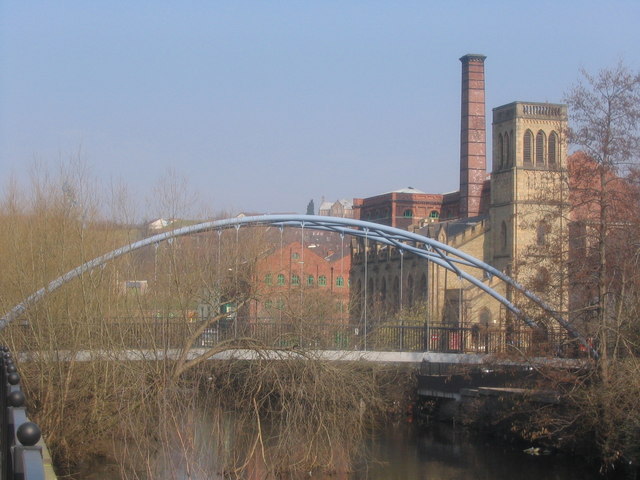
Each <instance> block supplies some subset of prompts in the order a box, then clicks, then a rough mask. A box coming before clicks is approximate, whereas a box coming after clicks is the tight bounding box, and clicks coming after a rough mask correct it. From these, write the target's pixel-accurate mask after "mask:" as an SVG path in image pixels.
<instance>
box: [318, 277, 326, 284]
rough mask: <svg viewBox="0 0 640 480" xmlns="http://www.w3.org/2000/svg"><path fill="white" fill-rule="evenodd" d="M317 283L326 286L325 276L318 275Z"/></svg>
mask: <svg viewBox="0 0 640 480" xmlns="http://www.w3.org/2000/svg"><path fill="white" fill-rule="evenodd" d="M318 285H319V286H321V287H326V286H327V277H325V276H324V275H320V276H319V277H318Z"/></svg>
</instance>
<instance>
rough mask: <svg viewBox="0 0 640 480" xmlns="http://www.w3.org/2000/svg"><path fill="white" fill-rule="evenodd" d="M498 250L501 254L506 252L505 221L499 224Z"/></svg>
mask: <svg viewBox="0 0 640 480" xmlns="http://www.w3.org/2000/svg"><path fill="white" fill-rule="evenodd" d="M500 250H501V251H503V252H505V251H506V250H507V223H506V222H505V221H503V222H502V223H501V224H500Z"/></svg>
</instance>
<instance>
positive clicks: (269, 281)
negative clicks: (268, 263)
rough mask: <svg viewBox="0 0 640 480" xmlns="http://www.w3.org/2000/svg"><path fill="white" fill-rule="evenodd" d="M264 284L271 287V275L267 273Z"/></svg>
mask: <svg viewBox="0 0 640 480" xmlns="http://www.w3.org/2000/svg"><path fill="white" fill-rule="evenodd" d="M264 283H266V284H267V285H271V284H272V278H271V274H270V273H267V274H266V275H265V276H264Z"/></svg>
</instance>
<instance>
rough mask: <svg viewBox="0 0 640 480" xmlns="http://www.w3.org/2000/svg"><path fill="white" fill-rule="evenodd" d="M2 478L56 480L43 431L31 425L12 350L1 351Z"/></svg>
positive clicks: (0, 429) (0, 462)
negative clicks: (43, 440)
mask: <svg viewBox="0 0 640 480" xmlns="http://www.w3.org/2000/svg"><path fill="white" fill-rule="evenodd" d="M0 377H1V378H0V409H1V411H2V412H3V414H2V425H0V432H1V435H0V478H1V479H2V480H13V479H21V480H53V479H55V478H57V477H56V476H55V473H54V472H53V468H52V466H51V463H50V458H49V455H48V452H47V449H46V446H45V445H44V443H43V442H42V440H41V437H42V433H41V431H40V427H38V425H36V424H35V423H33V422H31V421H30V420H29V418H28V416H27V410H26V408H25V401H26V399H25V395H24V393H23V392H22V389H21V387H20V374H19V373H18V369H17V367H16V365H15V364H14V362H13V358H12V356H11V353H10V352H9V349H8V348H7V347H6V346H5V347H0Z"/></svg>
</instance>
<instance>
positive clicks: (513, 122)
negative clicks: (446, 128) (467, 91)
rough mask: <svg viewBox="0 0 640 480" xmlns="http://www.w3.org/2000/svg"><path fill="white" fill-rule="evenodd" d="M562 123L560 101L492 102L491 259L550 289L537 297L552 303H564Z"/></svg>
mask: <svg viewBox="0 0 640 480" xmlns="http://www.w3.org/2000/svg"><path fill="white" fill-rule="evenodd" d="M566 131H567V108H566V106H565V105H558V104H548V103H528V102H527V103H525V102H514V103H510V104H508V105H504V106H501V107H497V108H494V109H493V159H492V173H491V206H490V216H491V231H490V235H491V239H490V242H491V245H492V249H491V250H492V254H493V260H492V264H493V266H495V267H496V268H498V269H500V270H502V271H504V272H506V273H507V274H509V275H511V276H512V277H514V278H515V279H516V280H518V281H519V282H520V283H523V284H524V285H525V286H527V287H528V288H530V289H533V290H537V291H538V292H540V293H542V292H543V291H545V289H552V290H553V291H552V292H551V296H549V292H546V291H545V293H546V295H545V298H550V299H551V303H552V304H553V305H552V306H554V308H557V309H563V308H564V307H565V306H566V294H565V293H563V292H564V291H565V290H566V289H565V288H564V286H565V281H566V274H565V272H564V271H563V269H564V268H565V267H564V265H565V263H566V262H565V261H564V260H566V252H567V248H566V245H567V243H566V242H567V219H566V213H567V210H568V208H567V206H568V192H567V165H566V142H565V134H566ZM551 287H554V288H551ZM554 297H555V298H554Z"/></svg>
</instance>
